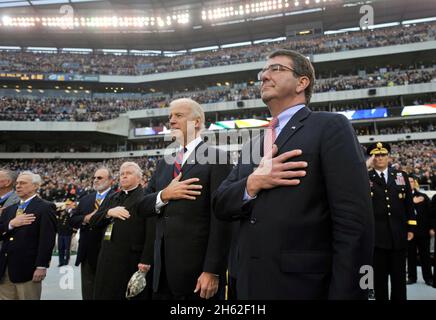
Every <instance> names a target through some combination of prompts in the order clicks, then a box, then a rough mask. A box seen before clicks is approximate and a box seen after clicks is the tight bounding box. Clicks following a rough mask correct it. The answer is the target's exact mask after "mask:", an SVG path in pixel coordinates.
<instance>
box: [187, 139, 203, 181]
mask: <svg viewBox="0 0 436 320" xmlns="http://www.w3.org/2000/svg"><path fill="white" fill-rule="evenodd" d="M203 144H204V141H201V142H200V143H199V144H198V145H197V146H196V147H195V149H194V151H192V152H191V154H190V155H189V157H188V159H186V161H185V163H184V164H183V166H182V179H183V177H186V175H187V174H188V172H189V171H190V170H191V169H192V168H193V167H195V166H196V165H197V164H198V161H197V159H198V157H197V152H198V149H199V148H200V146H201V145H203ZM203 148H204V147H203ZM208 151H209V149H206V152H205V154H204V156H206V157H207V156H208ZM200 156H202V155H200Z"/></svg>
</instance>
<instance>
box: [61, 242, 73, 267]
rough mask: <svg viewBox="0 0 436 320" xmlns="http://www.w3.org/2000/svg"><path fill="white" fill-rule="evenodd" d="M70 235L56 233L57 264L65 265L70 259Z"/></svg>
mask: <svg viewBox="0 0 436 320" xmlns="http://www.w3.org/2000/svg"><path fill="white" fill-rule="evenodd" d="M70 246H71V235H68V236H65V235H58V252H59V265H61V266H64V265H67V264H68V262H69V261H70Z"/></svg>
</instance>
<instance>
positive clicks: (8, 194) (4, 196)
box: [0, 190, 14, 200]
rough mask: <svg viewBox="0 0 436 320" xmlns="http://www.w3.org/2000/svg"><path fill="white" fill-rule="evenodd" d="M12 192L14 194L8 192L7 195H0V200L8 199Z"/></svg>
mask: <svg viewBox="0 0 436 320" xmlns="http://www.w3.org/2000/svg"><path fill="white" fill-rule="evenodd" d="M13 192H14V190H11V191H9V192H8V193H6V194H4V195H2V196H1V197H0V200H3V199H7V198H9V197H10V196H11V194H12V193H13Z"/></svg>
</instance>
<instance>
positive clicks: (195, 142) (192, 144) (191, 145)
mask: <svg viewBox="0 0 436 320" xmlns="http://www.w3.org/2000/svg"><path fill="white" fill-rule="evenodd" d="M202 141H203V139H202V138H201V137H200V136H198V137H197V138H195V139H194V140H192V141H191V142H189V143H188V144H187V145H186V147H185V148H186V149H187V150H186V152H185V153H191V152H192V151H194V150H195V148H196V147H197V146H198V145H199V144H200V143H201V142H202ZM180 149H182V147H180Z"/></svg>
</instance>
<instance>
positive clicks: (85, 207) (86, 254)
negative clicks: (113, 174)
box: [70, 190, 114, 272]
mask: <svg viewBox="0 0 436 320" xmlns="http://www.w3.org/2000/svg"><path fill="white" fill-rule="evenodd" d="M112 194H114V191H113V190H110V191H109V192H108V194H107V195H106V197H105V198H104V201H103V202H102V203H101V205H100V206H102V205H104V204H105V202H106V201H107V199H108V198H109V197H110V196H111V195H112ZM95 196H96V192H95V191H94V192H92V193H90V194H87V195H86V196H84V197H82V198H81V199H80V200H79V204H78V206H77V208H76V209H75V210H74V212H73V215H72V217H71V219H70V224H71V226H72V227H73V228H80V237H79V247H78V249H77V258H76V266H78V265H80V264H81V263H82V262H84V261H87V262H88V264H89V265H90V266H91V268H92V269H93V270H94V272H95V270H96V268H97V258H98V253H99V251H100V245H101V239H102V238H103V230H102V229H92V228H91V227H90V225H89V224H86V225H83V224H82V223H83V219H84V218H85V216H86V215H87V214H89V213H91V212H92V211H94V210H95V207H94V205H95Z"/></svg>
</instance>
